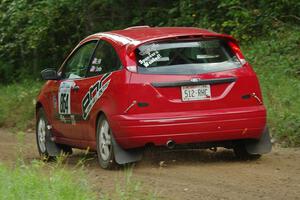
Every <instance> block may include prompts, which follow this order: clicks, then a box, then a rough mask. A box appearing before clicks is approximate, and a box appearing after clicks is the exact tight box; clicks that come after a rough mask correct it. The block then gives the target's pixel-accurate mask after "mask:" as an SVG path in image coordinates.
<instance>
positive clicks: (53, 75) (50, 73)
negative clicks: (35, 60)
mask: <svg viewBox="0 0 300 200" xmlns="http://www.w3.org/2000/svg"><path fill="white" fill-rule="evenodd" d="M41 75H42V78H43V79H44V80H58V79H59V76H58V75H57V72H56V70H54V69H44V70H43V71H41Z"/></svg>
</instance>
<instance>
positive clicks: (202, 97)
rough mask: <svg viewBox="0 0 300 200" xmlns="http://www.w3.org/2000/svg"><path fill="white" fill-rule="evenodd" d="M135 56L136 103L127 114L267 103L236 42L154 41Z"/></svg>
mask: <svg viewBox="0 0 300 200" xmlns="http://www.w3.org/2000/svg"><path fill="white" fill-rule="evenodd" d="M135 57H136V62H137V73H132V75H131V79H130V83H131V86H130V87H131V88H130V91H131V92H130V94H129V96H130V99H131V100H130V102H132V103H133V104H134V102H136V104H137V106H133V107H132V108H130V109H129V110H128V113H131V114H138V113H144V114H146V113H157V112H159V113H164V112H165V113H169V112H186V114H188V113H189V112H190V113H192V112H193V111H197V110H198V111H199V110H201V111H203V112H205V111H208V110H217V109H225V108H226V109H228V108H235V107H249V106H257V105H260V104H261V103H262V102H261V93H260V89H259V85H258V81H257V78H256V75H255V73H254V72H253V70H252V69H251V67H250V66H249V64H248V63H247V62H245V60H244V57H243V55H242V54H241V51H240V49H239V47H238V45H237V44H236V43H235V42H234V41H231V40H226V39H224V38H217V37H215V38H198V39H193V40H165V41H154V42H151V43H147V44H143V45H141V46H139V47H138V48H136V50H135ZM167 115H169V114H167ZM166 117H167V116H166Z"/></svg>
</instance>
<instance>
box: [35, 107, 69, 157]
mask: <svg viewBox="0 0 300 200" xmlns="http://www.w3.org/2000/svg"><path fill="white" fill-rule="evenodd" d="M47 125H48V120H47V118H46V115H45V111H44V109H43V108H40V109H39V110H38V112H37V120H36V142H37V148H38V151H39V154H40V156H41V158H42V159H43V160H45V161H48V160H55V158H56V156H58V155H60V154H61V153H62V152H63V153H65V154H72V148H71V147H69V146H67V145H62V144H56V143H55V142H53V141H51V132H50V130H48V128H47ZM42 132H43V133H42ZM42 134H43V136H41V135H42ZM49 143H52V147H55V150H56V152H57V153H56V155H53V154H51V153H50V152H49V149H48V147H49V146H47V144H49Z"/></svg>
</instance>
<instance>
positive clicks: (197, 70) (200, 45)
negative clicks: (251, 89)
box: [136, 39, 241, 74]
mask: <svg viewBox="0 0 300 200" xmlns="http://www.w3.org/2000/svg"><path fill="white" fill-rule="evenodd" d="M136 57H137V65H138V72H139V73H147V74H201V73H207V72H216V71H223V70H229V69H234V68H237V67H240V66H241V63H240V61H239V60H238V59H237V58H236V56H235V54H234V53H233V52H232V50H231V49H230V47H229V46H228V44H227V42H226V41H223V40H219V39H210V40H198V41H184V42H183V41H175V42H172V41H171V42H163V43H151V44H145V45H142V46H140V47H138V49H137V50H136Z"/></svg>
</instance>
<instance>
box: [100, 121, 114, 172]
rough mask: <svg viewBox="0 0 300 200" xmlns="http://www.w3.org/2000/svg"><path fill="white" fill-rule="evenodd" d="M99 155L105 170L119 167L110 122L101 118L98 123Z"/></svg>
mask: <svg viewBox="0 0 300 200" xmlns="http://www.w3.org/2000/svg"><path fill="white" fill-rule="evenodd" d="M97 155H98V161H99V164H100V166H101V167H102V168H103V169H113V168H115V167H116V166H117V164H116V161H115V157H114V149H113V143H112V132H111V129H110V127H109V124H108V121H107V119H106V118H105V117H104V116H101V117H100V118H99V119H98V121H97Z"/></svg>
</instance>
